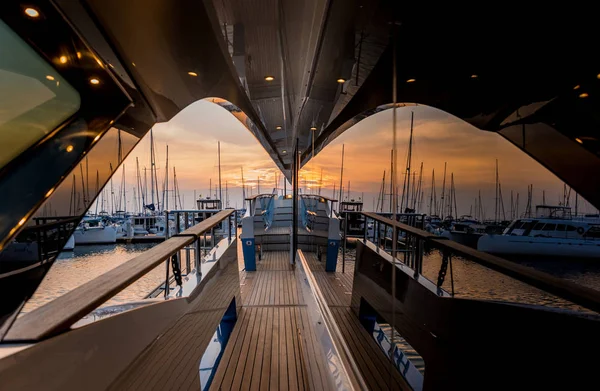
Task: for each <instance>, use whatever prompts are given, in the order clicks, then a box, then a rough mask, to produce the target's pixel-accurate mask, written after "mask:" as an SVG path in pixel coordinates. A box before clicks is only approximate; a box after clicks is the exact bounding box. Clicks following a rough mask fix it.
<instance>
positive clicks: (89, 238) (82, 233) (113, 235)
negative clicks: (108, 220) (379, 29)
mask: <svg viewBox="0 0 600 391" xmlns="http://www.w3.org/2000/svg"><path fill="white" fill-rule="evenodd" d="M73 236H74V237H75V245H78V244H112V243H116V242H117V229H116V228H115V227H112V226H109V227H103V228H88V229H77V230H75V233H74V234H73Z"/></svg>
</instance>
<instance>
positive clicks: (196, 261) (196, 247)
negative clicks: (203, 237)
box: [194, 238, 202, 276]
mask: <svg viewBox="0 0 600 391" xmlns="http://www.w3.org/2000/svg"><path fill="white" fill-rule="evenodd" d="M194 267H195V268H196V274H197V275H199V276H202V269H201V263H200V238H196V240H195V241H194Z"/></svg>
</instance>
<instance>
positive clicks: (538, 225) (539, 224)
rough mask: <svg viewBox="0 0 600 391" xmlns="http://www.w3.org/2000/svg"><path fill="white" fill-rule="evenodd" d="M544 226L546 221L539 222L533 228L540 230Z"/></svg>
mask: <svg viewBox="0 0 600 391" xmlns="http://www.w3.org/2000/svg"><path fill="white" fill-rule="evenodd" d="M542 227H544V223H537V224H536V225H535V226H534V227H533V230H534V231H540V230H541V229H542Z"/></svg>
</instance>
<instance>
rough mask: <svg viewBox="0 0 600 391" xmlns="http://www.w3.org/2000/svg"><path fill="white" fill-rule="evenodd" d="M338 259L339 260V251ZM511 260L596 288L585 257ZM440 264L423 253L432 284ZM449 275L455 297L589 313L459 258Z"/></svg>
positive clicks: (598, 272)
mask: <svg viewBox="0 0 600 391" xmlns="http://www.w3.org/2000/svg"><path fill="white" fill-rule="evenodd" d="M355 257H356V250H355V249H348V250H347V252H346V262H354V260H355ZM338 259H339V261H341V253H340V256H339V258H338ZM512 262H516V263H519V264H521V265H524V266H528V267H531V268H533V269H536V270H539V271H542V272H545V273H548V274H551V275H553V276H555V277H558V278H563V279H565V280H569V281H571V282H574V283H576V284H580V285H584V286H587V287H589V288H592V289H598V287H600V264H598V263H593V262H590V261H589V260H588V261H567V260H550V261H531V260H527V261H525V260H519V259H516V260H512ZM441 263H442V254H441V253H440V252H439V251H437V250H432V251H431V252H429V253H426V254H425V255H424V257H423V275H424V276H425V277H426V278H427V279H429V280H430V281H433V282H434V283H436V282H437V280H438V273H439V271H440V266H441ZM452 275H453V277H454V292H455V296H456V297H461V298H469V299H478V300H494V301H506V302H512V303H520V304H531V305H542V306H548V307H555V308H564V309H570V310H575V311H584V312H589V310H587V309H585V308H583V307H580V306H578V305H576V304H573V303H571V302H569V301H566V300H563V299H561V298H559V297H557V296H554V295H552V294H549V293H546V292H544V291H542V290H540V289H537V288H535V287H532V286H530V285H527V284H525V283H522V282H520V281H517V280H515V279H513V278H511V277H508V276H505V275H503V274H501V273H498V272H495V271H493V270H491V269H488V268H486V267H484V266H481V265H479V264H477V263H475V262H472V261H469V260H465V259H462V258H460V257H453V261H452ZM442 288H444V289H445V290H446V291H448V292H451V291H452V287H451V274H450V269H449V268H448V272H447V274H446V277H445V280H444V283H443V285H442Z"/></svg>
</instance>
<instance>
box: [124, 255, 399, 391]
mask: <svg viewBox="0 0 600 391" xmlns="http://www.w3.org/2000/svg"><path fill="white" fill-rule="evenodd" d="M305 256H306V259H307V261H308V263H309V265H310V268H311V270H312V272H313V274H314V275H315V279H316V280H317V283H318V284H319V287H320V289H321V291H322V292H323V296H324V297H325V300H326V301H327V304H328V305H329V307H330V309H331V311H332V313H333V315H334V317H335V319H336V321H337V323H338V327H339V329H340V331H341V333H342V334H343V337H344V339H345V340H346V343H347V345H348V347H349V349H350V351H351V353H352V355H353V357H354V360H355V361H356V363H357V365H358V367H359V370H360V371H361V374H362V376H363V378H364V380H365V382H366V384H367V386H368V387H369V389H373V390H379V389H382V390H383V389H385V390H387V389H406V388H407V387H406V386H405V384H406V383H404V381H403V379H402V378H401V376H400V375H399V374H398V373H397V372H396V371H393V373H392V377H391V378H392V379H393V382H394V384H393V385H392V386H391V387H389V386H388V383H389V381H390V369H391V368H390V363H389V360H388V359H387V358H386V357H385V355H384V354H383V352H382V351H381V349H380V348H379V346H378V345H377V344H376V343H375V341H374V339H373V338H372V337H371V336H370V335H369V334H368V332H367V331H366V330H365V329H364V328H363V327H362V325H361V324H360V322H359V320H358V318H357V316H356V314H354V313H353V312H352V311H351V310H350V300H351V292H352V278H353V273H354V262H347V263H346V268H345V270H346V272H345V273H341V264H340V265H338V270H340V272H337V273H327V272H325V271H324V265H323V263H322V262H319V261H318V260H317V257H316V255H315V254H313V253H305ZM288 257H289V252H287V251H281V252H265V253H264V256H263V259H262V260H261V261H259V262H258V264H257V271H256V272H245V271H241V272H239V276H240V284H241V292H240V293H241V304H242V308H241V309H240V310H239V312H238V319H237V322H236V324H235V327H234V329H233V332H232V334H231V336H230V338H229V341H228V343H227V346H226V348H225V350H224V353H223V355H222V357H221V360H220V362H219V364H218V367H217V370H216V373H215V375H214V378H213V380H212V383H211V387H210V389H211V390H303V389H311V390H327V389H331V386H330V384H329V383H328V377H327V376H328V375H327V372H326V370H327V368H326V367H325V365H326V362H325V360H324V359H323V358H322V355H321V353H320V350H319V349H320V345H319V344H318V342H317V339H316V337H315V335H314V331H313V327H312V325H311V323H310V319H309V316H308V311H307V306H306V303H305V302H304V298H303V296H302V292H301V290H300V287H299V284H298V280H297V278H298V275H297V274H296V273H295V272H294V270H293V269H292V267H291V266H290V264H289V258H288ZM232 266H233V267H237V265H235V266H234V265H233V264H232ZM232 274H233V275H235V272H234V273H232ZM230 276H231V275H229V276H225V277H224V278H229V277H230ZM219 285H220V284H215V285H213V286H210V287H209V290H211V291H212V293H211V295H210V297H212V298H213V300H202V302H199V303H197V305H196V306H195V307H194V309H193V310H192V311H190V312H188V313H187V314H185V315H184V316H183V317H182V318H181V319H180V320H179V321H177V322H176V323H175V324H174V325H173V326H172V327H171V328H170V329H169V330H167V331H166V332H165V334H164V335H163V336H161V337H160V338H159V339H158V340H157V341H156V342H155V344H153V345H152V346H151V347H150V348H149V349H148V350H147V351H146V352H145V353H144V354H143V355H142V356H141V357H139V358H138V359H137V360H136V361H135V363H134V364H133V365H131V367H130V368H129V369H128V370H127V371H126V372H125V373H123V374H122V376H120V378H119V379H118V380H117V381H116V382H115V383H113V385H112V389H135V390H142V389H143V390H149V389H157V390H158V389H170V388H174V389H199V387H200V379H199V374H198V368H199V361H200V360H199V358H200V357H201V356H202V353H203V352H204V351H205V350H206V347H207V344H208V342H207V341H208V340H209V339H210V336H211V335H212V334H213V333H214V331H215V330H214V329H212V328H209V327H207V326H206V324H207V322H208V321H209V320H211V319H212V320H211V321H210V322H208V323H210V324H215V322H218V319H220V317H221V316H222V315H223V310H219V311H214V310H208V308H217V307H223V306H225V305H226V303H220V302H219V298H220V297H222V296H223V295H222V292H221V290H222V289H223V287H222V286H219ZM220 293H221V294H220ZM209 301H215V302H213V303H209ZM209 304H210V305H209ZM205 306H206V309H205ZM208 318H211V319H208ZM213 318H214V319H213ZM203 325H205V326H203ZM199 341H203V342H199Z"/></svg>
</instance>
